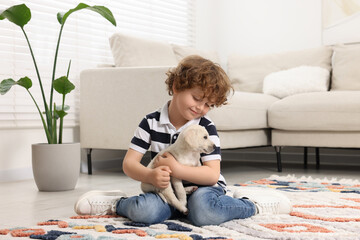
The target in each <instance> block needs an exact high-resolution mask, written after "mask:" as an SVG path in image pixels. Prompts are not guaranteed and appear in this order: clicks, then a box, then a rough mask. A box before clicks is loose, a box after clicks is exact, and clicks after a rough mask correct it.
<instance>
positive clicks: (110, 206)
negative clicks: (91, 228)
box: [90, 201, 115, 215]
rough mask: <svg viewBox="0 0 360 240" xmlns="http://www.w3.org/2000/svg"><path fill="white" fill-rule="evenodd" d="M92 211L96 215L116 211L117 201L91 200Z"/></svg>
mask: <svg viewBox="0 0 360 240" xmlns="http://www.w3.org/2000/svg"><path fill="white" fill-rule="evenodd" d="M90 205H91V212H92V213H94V215H107V214H113V213H114V212H115V201H110V202H109V201H104V202H96V201H95V202H90Z"/></svg>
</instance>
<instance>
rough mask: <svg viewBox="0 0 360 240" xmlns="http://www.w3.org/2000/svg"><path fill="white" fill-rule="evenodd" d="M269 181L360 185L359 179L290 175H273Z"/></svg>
mask: <svg viewBox="0 0 360 240" xmlns="http://www.w3.org/2000/svg"><path fill="white" fill-rule="evenodd" d="M268 179H276V180H280V181H307V182H332V183H333V182H337V183H341V184H359V183H360V182H359V180H357V179H348V178H341V179H339V180H338V179H337V178H327V177H325V178H313V177H311V176H301V177H296V176H295V174H292V175H291V174H289V175H287V176H279V175H271V176H270V177H269V178H268Z"/></svg>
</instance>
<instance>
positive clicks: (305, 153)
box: [304, 147, 308, 168]
mask: <svg viewBox="0 0 360 240" xmlns="http://www.w3.org/2000/svg"><path fill="white" fill-rule="evenodd" d="M307 163H308V148H307V147H304V168H307Z"/></svg>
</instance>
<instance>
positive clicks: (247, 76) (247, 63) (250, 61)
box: [228, 47, 332, 92]
mask: <svg viewBox="0 0 360 240" xmlns="http://www.w3.org/2000/svg"><path fill="white" fill-rule="evenodd" d="M331 56H332V49H331V48H329V47H319V48H314V49H306V50H302V51H293V52H285V53H279V54H268V55H263V56H241V55H239V54H235V55H231V56H229V58H228V75H229V77H230V80H231V82H232V84H233V86H234V88H235V89H236V90H238V91H246V92H262V89H263V80H264V78H265V76H266V75H268V74H270V73H272V72H277V71H280V70H286V69H289V68H294V67H298V66H301V65H308V66H318V67H323V68H326V69H328V70H329V71H330V70H331Z"/></svg>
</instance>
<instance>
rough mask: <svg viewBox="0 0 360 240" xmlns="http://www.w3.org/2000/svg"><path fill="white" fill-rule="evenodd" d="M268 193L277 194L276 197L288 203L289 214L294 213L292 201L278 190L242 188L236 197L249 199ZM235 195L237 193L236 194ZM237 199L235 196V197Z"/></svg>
mask: <svg viewBox="0 0 360 240" xmlns="http://www.w3.org/2000/svg"><path fill="white" fill-rule="evenodd" d="M266 192H271V194H275V195H276V196H278V197H280V198H282V199H283V201H286V202H287V203H288V204H289V206H290V209H289V212H291V211H292V204H291V201H290V199H289V198H288V197H287V196H286V195H285V194H284V193H282V192H281V191H279V190H276V189H272V188H262V187H243V188H240V189H238V190H237V191H236V193H237V194H236V197H238V198H239V197H248V196H251V195H253V196H263V195H264V194H266ZM234 195H235V193H234ZM234 197H235V196H234Z"/></svg>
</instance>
